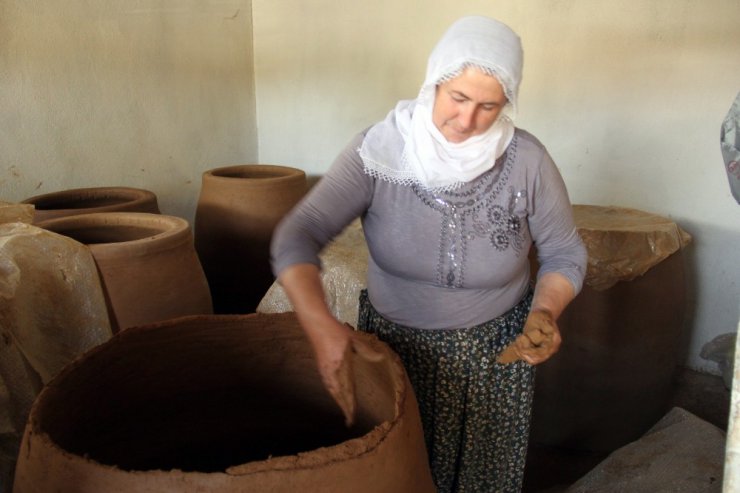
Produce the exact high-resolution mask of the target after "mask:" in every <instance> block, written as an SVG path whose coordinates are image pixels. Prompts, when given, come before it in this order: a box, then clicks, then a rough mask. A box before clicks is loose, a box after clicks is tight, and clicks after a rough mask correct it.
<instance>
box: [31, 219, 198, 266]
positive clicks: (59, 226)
mask: <svg viewBox="0 0 740 493" xmlns="http://www.w3.org/2000/svg"><path fill="white" fill-rule="evenodd" d="M37 226H38V227H40V228H44V229H48V230H49V231H52V232H55V233H57V234H61V235H64V236H69V237H70V238H72V239H74V240H76V241H79V242H80V243H83V244H86V245H87V246H88V248H90V250H91V251H92V252H93V253H94V254H95V256H96V257H99V258H115V257H120V256H127V257H130V256H132V255H147V254H149V253H151V252H154V251H157V252H161V251H164V250H166V249H169V248H177V247H179V246H180V245H182V244H183V243H185V242H190V241H193V240H192V233H191V231H190V224H189V223H188V222H187V221H186V220H185V219H183V218H180V217H176V216H168V215H164V214H153V213H149V212H93V213H91V214H79V215H75V216H65V217H58V218H54V219H47V220H46V221H42V222H40V223H39V224H38V225H37ZM105 229H108V230H112V231H114V233H113V234H114V236H115V234H116V231H115V230H117V229H120V230H121V231H120V232H118V235H119V238H120V239H116V241H103V242H95V243H86V242H85V241H81V240H80V239H78V238H77V237H75V232H80V231H83V232H84V231H93V230H105Z"/></svg>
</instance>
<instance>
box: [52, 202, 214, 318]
mask: <svg viewBox="0 0 740 493" xmlns="http://www.w3.org/2000/svg"><path fill="white" fill-rule="evenodd" d="M38 226H39V227H43V228H46V229H49V230H50V231H54V232H56V233H59V234H62V235H65V236H68V237H70V238H72V239H74V240H76V241H79V242H80V243H83V244H85V245H87V247H88V248H89V249H90V251H91V252H92V255H93V258H94V259H95V263H96V265H97V267H98V270H99V272H100V278H101V280H102V284H103V290H104V293H105V296H106V301H107V303H108V309H109V313H110V320H111V326H112V327H113V331H114V332H117V331H119V330H123V329H126V328H128V327H133V326H135V325H143V324H147V323H153V322H159V321H162V320H167V319H170V318H175V317H180V316H185V315H199V314H210V313H213V307H212V305H211V295H210V291H209V289H208V282H207V280H206V277H205V273H204V272H203V268H202V266H201V264H200V261H199V259H198V256H197V254H196V252H195V247H194V245H193V234H192V231H191V229H190V226H189V225H188V222H187V221H186V220H185V219H182V218H179V217H174V216H167V215H163V214H151V213H141V212H98V213H91V214H83V215H79V216H68V217H60V218H56V219H50V220H48V221H43V222H41V223H39V224H38Z"/></svg>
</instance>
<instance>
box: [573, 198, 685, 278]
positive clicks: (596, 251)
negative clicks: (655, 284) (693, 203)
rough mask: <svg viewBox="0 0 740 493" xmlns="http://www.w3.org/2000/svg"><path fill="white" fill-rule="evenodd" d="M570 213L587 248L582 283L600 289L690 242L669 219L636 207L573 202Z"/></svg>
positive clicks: (639, 271)
mask: <svg viewBox="0 0 740 493" xmlns="http://www.w3.org/2000/svg"><path fill="white" fill-rule="evenodd" d="M573 215H574V217H575V221H576V226H577V228H578V233H579V234H580V235H581V238H582V239H583V242H584V243H585V244H586V249H587V250H588V272H587V275H586V279H585V283H586V285H588V286H590V287H591V288H593V289H596V290H599V291H603V290H606V289H609V288H610V287H612V286H613V285H614V284H616V283H617V282H619V281H631V280H632V279H635V278H637V277H639V276H641V275H643V274H645V273H646V272H647V271H648V270H650V269H651V268H653V267H654V266H655V265H657V264H658V263H660V262H662V261H663V260H665V259H666V258H668V257H669V256H670V255H672V254H673V253H675V252H677V251H678V250H680V249H682V248H683V247H685V246H686V245H688V244H689V242H690V241H691V236H690V235H689V234H688V233H686V232H685V231H683V230H682V229H681V228H680V227H678V225H677V224H676V223H675V222H673V221H672V220H670V219H668V218H666V217H662V216H658V215H655V214H651V213H648V212H644V211H640V210H636V209H629V208H625V207H603V206H593V205H574V206H573Z"/></svg>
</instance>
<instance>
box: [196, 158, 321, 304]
mask: <svg viewBox="0 0 740 493" xmlns="http://www.w3.org/2000/svg"><path fill="white" fill-rule="evenodd" d="M306 188H307V184H306V174H305V173H304V172H303V171H301V170H299V169H296V168H291V167H288V166H275V165H268V164H243V165H236V166H227V167H223V168H216V169H212V170H209V171H206V172H205V173H203V183H202V187H201V191H200V196H199V198H198V206H197V208H196V212H195V223H194V224H195V226H194V232H195V247H196V249H197V251H198V255H199V256H200V260H201V262H202V263H203V269H204V270H205V272H206V276H207V277H208V283H209V285H210V287H211V295H212V298H213V307H214V311H215V312H216V313H226V314H233V313H251V312H253V311H254V310H255V308H256V307H257V304H258V303H259V301H260V300H261V299H262V296H264V294H265V292H267V290H268V289H269V288H270V285H271V284H272V282H273V280H274V277H273V275H272V271H271V269H270V239H271V237H272V232H273V230H274V229H275V226H276V225H277V223H278V222H279V221H280V219H282V218H283V216H284V215H285V214H286V213H287V212H288V211H289V210H290V209H291V208H292V207H293V206H294V205H295V204H296V203H297V202H298V201H299V200H300V199H301V197H303V195H304V194H305V193H306Z"/></svg>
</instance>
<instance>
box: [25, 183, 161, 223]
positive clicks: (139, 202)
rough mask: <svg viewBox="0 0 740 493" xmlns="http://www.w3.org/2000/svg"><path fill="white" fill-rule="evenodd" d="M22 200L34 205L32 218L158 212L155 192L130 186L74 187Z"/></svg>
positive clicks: (44, 218) (37, 219) (41, 219)
mask: <svg viewBox="0 0 740 493" xmlns="http://www.w3.org/2000/svg"><path fill="white" fill-rule="evenodd" d="M22 203H24V204H33V206H34V208H35V221H36V222H39V221H44V220H47V219H52V218H56V217H63V216H70V215H77V214H87V213H92V212H116V211H118V212H149V213H153V214H159V206H158V204H157V197H156V195H155V194H154V193H153V192H151V191H149V190H143V189H139V188H130V187H97V188H75V189H71V190H62V191H58V192H51V193H46V194H43V195H36V196H34V197H29V198H27V199H25V200H24V201H23V202H22Z"/></svg>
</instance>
